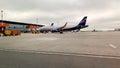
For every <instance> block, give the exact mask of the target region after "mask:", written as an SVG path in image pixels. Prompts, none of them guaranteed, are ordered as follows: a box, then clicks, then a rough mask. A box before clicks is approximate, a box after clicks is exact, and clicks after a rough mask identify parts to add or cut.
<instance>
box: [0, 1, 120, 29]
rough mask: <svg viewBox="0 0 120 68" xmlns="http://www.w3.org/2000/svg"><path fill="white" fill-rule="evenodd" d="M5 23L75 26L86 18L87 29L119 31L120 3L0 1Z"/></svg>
mask: <svg viewBox="0 0 120 68" xmlns="http://www.w3.org/2000/svg"><path fill="white" fill-rule="evenodd" d="M0 10H3V11H4V20H10V21H18V22H25V23H37V19H38V24H45V25H49V24H50V23H55V24H56V25H63V24H64V23H65V22H68V25H76V24H78V23H79V21H80V20H81V19H82V18H83V17H84V16H88V20H87V24H88V25H89V27H88V28H86V29H112V28H120V0H0Z"/></svg>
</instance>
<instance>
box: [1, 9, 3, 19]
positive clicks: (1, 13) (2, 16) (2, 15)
mask: <svg viewBox="0 0 120 68" xmlns="http://www.w3.org/2000/svg"><path fill="white" fill-rule="evenodd" d="M1 20H3V10H1Z"/></svg>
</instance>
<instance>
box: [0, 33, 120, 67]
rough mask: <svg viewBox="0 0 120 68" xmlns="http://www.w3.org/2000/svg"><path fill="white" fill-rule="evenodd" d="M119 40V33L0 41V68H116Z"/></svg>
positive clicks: (27, 36) (119, 63)
mask: <svg viewBox="0 0 120 68" xmlns="http://www.w3.org/2000/svg"><path fill="white" fill-rule="evenodd" d="M119 40H120V32H79V33H64V34H51V33H50V34H22V35H21V36H16V37H14V36H11V37H0V60H2V61H0V68H120V45H119V44H120V42H119ZM5 66H8V67H5Z"/></svg>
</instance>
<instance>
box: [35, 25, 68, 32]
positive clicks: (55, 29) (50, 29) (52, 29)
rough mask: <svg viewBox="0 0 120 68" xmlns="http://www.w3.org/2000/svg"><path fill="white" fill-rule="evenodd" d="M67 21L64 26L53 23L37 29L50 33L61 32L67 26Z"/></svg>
mask: <svg viewBox="0 0 120 68" xmlns="http://www.w3.org/2000/svg"><path fill="white" fill-rule="evenodd" d="M66 25H67V23H65V25H64V26H61V27H55V26H54V23H52V24H51V25H50V26H44V27H40V28H38V29H37V30H38V31H40V32H41V33H48V32H52V33H54V32H61V31H62V29H63V28H64V27H66Z"/></svg>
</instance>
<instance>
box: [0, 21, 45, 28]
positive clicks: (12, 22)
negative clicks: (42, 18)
mask: <svg viewBox="0 0 120 68" xmlns="http://www.w3.org/2000/svg"><path fill="white" fill-rule="evenodd" d="M1 22H4V23H7V24H19V25H34V26H39V27H42V26H44V25H39V24H31V23H23V22H15V21H7V20H0V23H1Z"/></svg>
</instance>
